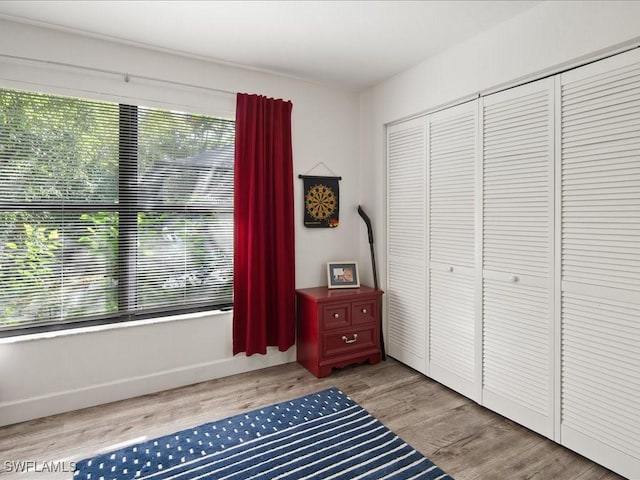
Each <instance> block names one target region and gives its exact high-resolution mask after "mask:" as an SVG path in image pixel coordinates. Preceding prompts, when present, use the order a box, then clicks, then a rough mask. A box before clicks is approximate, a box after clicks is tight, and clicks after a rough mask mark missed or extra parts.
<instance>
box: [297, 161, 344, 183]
mask: <svg viewBox="0 0 640 480" xmlns="http://www.w3.org/2000/svg"><path fill="white" fill-rule="evenodd" d="M320 166H323V167H324V168H326V169H327V170H329V173H330V174H331V175H333V176H334V177H335V178H337V179H338V180H342V177H340V176H338V175H336V174H335V173H333V171H332V170H331V169H330V168H329V167H327V165H326V164H325V163H324V162H318V163H316V164H315V166H314V167H313V168H311V169H309V170H308V171H307V173H305V174H304V175H298V178H314V177H326V175H309V173H311V172H313V171H314V170H315V169H316V168H318V167H320Z"/></svg>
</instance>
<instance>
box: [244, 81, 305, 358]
mask: <svg viewBox="0 0 640 480" xmlns="http://www.w3.org/2000/svg"><path fill="white" fill-rule="evenodd" d="M292 107H293V105H292V103H291V102H288V101H284V100H275V99H272V98H266V97H263V96H261V95H248V94H243V93H239V94H238V97H237V104H236V148H235V180H234V223H235V227H234V231H235V238H234V272H233V277H234V280H233V296H234V298H233V353H234V355H235V354H236V353H238V352H246V354H247V356H249V355H253V354H254V353H262V354H265V353H266V352H267V346H277V347H278V349H279V350H280V351H285V350H287V349H288V348H289V347H291V346H292V345H293V344H294V342H295V256H294V223H293V152H292V147H291V109H292Z"/></svg>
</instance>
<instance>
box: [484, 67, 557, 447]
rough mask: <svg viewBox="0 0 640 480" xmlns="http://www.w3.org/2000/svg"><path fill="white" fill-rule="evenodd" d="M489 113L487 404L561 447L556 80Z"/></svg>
mask: <svg viewBox="0 0 640 480" xmlns="http://www.w3.org/2000/svg"><path fill="white" fill-rule="evenodd" d="M481 111H482V127H483V128H482V139H481V141H482V144H481V152H482V190H483V193H482V207H483V211H482V312H483V313H482V325H483V336H482V345H483V349H482V352H483V375H482V379H483V380H482V404H483V405H484V406H486V407H488V408H490V409H492V410H495V411H496V412H498V413H501V414H502V415H505V416H507V417H509V418H511V419H513V420H515V421H517V422H518V423H521V424H522V425H525V426H527V427H529V428H530V429H532V430H534V431H536V432H538V433H541V434H543V435H546V436H548V437H550V438H553V434H554V423H553V422H554V415H553V408H554V396H553V392H554V390H553V386H554V377H553V373H554V363H553V357H554V355H553V354H554V336H553V331H554V302H553V298H554V296H553V295H554V291H553V277H554V267H553V265H554V263H553V261H554V258H553V245H554V236H553V229H554V221H553V214H554V203H553V198H554V197H553V196H554V183H553V179H554V143H553V140H554V137H553V136H554V82H553V79H546V80H540V81H537V82H534V83H530V84H528V85H523V86H521V87H516V88H513V89H510V90H506V91H504V92H500V93H496V94H493V95H490V96H487V97H485V98H483V99H482V110H481Z"/></svg>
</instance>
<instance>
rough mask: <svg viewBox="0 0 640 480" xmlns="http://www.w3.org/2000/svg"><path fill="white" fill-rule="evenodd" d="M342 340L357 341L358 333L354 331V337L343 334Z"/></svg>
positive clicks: (347, 341) (346, 341)
mask: <svg viewBox="0 0 640 480" xmlns="http://www.w3.org/2000/svg"><path fill="white" fill-rule="evenodd" d="M342 341H343V342H344V343H356V342H357V341H358V334H357V333H354V334H353V338H347V337H346V336H345V335H343V336H342Z"/></svg>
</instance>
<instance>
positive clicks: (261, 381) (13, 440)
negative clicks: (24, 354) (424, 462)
mask: <svg viewBox="0 0 640 480" xmlns="http://www.w3.org/2000/svg"><path fill="white" fill-rule="evenodd" d="M334 386H335V387H338V388H340V389H341V390H342V391H343V392H344V393H346V394H347V395H349V396H350V397H351V398H353V399H354V400H355V401H357V402H358V403H359V404H360V405H362V406H363V407H364V408H366V409H367V410H368V411H369V412H370V413H371V414H373V415H374V416H376V417H377V418H378V419H379V420H380V421H381V422H382V423H384V424H385V425H386V426H387V427H388V428H390V429H391V430H393V431H394V432H395V433H396V434H398V435H399V436H400V437H402V438H403V439H404V440H405V441H406V442H408V443H409V444H411V445H412V446H413V447H414V448H416V449H417V450H419V451H420V452H422V453H423V454H424V455H425V456H427V457H428V458H430V459H431V460H432V461H433V462H435V463H436V464H437V465H438V466H440V467H441V468H442V469H444V470H445V471H446V472H447V473H449V474H450V475H452V476H453V477H454V478H456V479H457V480H475V479H483V480H484V479H489V480H493V479H510V480H512V479H530V480H534V479H535V480H546V479H548V480H573V479H576V480H619V479H622V477H620V476H618V475H616V474H614V473H612V472H611V471H609V470H607V469H605V468H603V467H601V466H599V465H596V464H595V463H593V462H591V461H589V460H587V459H585V458H584V457H581V456H580V455H577V454H575V453H573V452H571V451H570V450H567V449H566V448H564V447H562V446H560V445H557V444H555V443H554V442H551V441H550V440H547V439H546V438H544V437H542V436H540V435H537V434H535V433H533V432H530V431H529V430H527V429H526V428H524V427H521V426H519V425H517V424H515V423H513V422H511V421H510V420H507V419H505V418H503V417H501V416H500V415H497V414H495V413H493V412H491V411H489V410H487V409H485V408H483V407H480V406H478V405H477V404H475V403H474V402H472V401H471V400H468V399H467V398H465V397H463V396H461V395H458V394H457V393H455V392H453V391H451V390H449V389H447V388H445V387H443V386H442V385H440V384H438V383H437V382H434V381H432V380H430V379H428V378H426V377H425V376H423V375H421V374H419V373H417V372H415V371H414V370H411V369H410V368H408V367H406V366H404V365H402V364H401V363H399V362H397V361H395V360H393V359H388V360H387V361H386V362H381V363H379V364H378V365H373V366H371V365H358V366H353V367H348V368H345V369H342V370H336V371H335V372H334V373H333V374H332V375H331V376H330V377H327V378H324V379H321V380H319V379H317V378H315V377H314V376H313V375H311V374H310V373H309V372H307V371H306V370H305V369H304V368H302V367H301V366H300V365H298V364H297V363H290V364H287V365H282V366H277V367H271V368H267V369H264V370H259V371H255V372H249V373H244V374H240V375H234V376H231V377H226V378H221V379H218V380H212V381H209V382H204V383H199V384H196V385H191V386H188V387H182V388H177V389H174V390H168V391H165V392H160V393H157V394H152V395H145V396H143V397H137V398H133V399H129V400H123V401H120V402H115V403H111V404H107V405H101V406H98V407H92V408H87V409H83V410H79V411H76V412H70V413H65V414H61V415H55V416H51V417H46V418H43V419H38V420H33V421H29V422H24V423H20V424H16V425H10V426H8V427H3V428H0V477H3V479H4V478H9V477H10V476H12V475H13V476H16V475H15V474H9V473H8V472H7V471H6V470H5V461H13V460H34V461H38V462H43V461H57V460H67V461H70V460H73V461H75V460H79V459H82V458H87V457H91V456H93V455H95V454H97V453H100V452H104V451H109V450H114V449H117V448H122V447H123V446H125V445H127V444H131V443H138V442H141V441H144V440H145V439H150V438H154V437H158V436H161V435H165V434H168V433H171V432H174V431H177V430H181V429H184V428H188V427H191V426H195V425H199V424H201V423H206V422H210V421H213V420H218V419H221V418H225V417H228V416H230V415H234V414H237V413H241V412H244V411H247V410H251V409H254V408H259V407H262V406H266V405H270V404H272V403H277V402H280V401H284V400H290V399H292V398H296V397H299V396H302V395H305V394H308V393H313V392H316V391H319V390H322V389H325V388H329V387H334ZM69 477H70V475H69V474H61V475H54V474H43V473H38V474H33V475H31V476H29V478H35V479H40V480H50V479H54V478H69ZM16 478H20V479H25V478H27V476H25V475H18V476H16Z"/></svg>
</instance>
